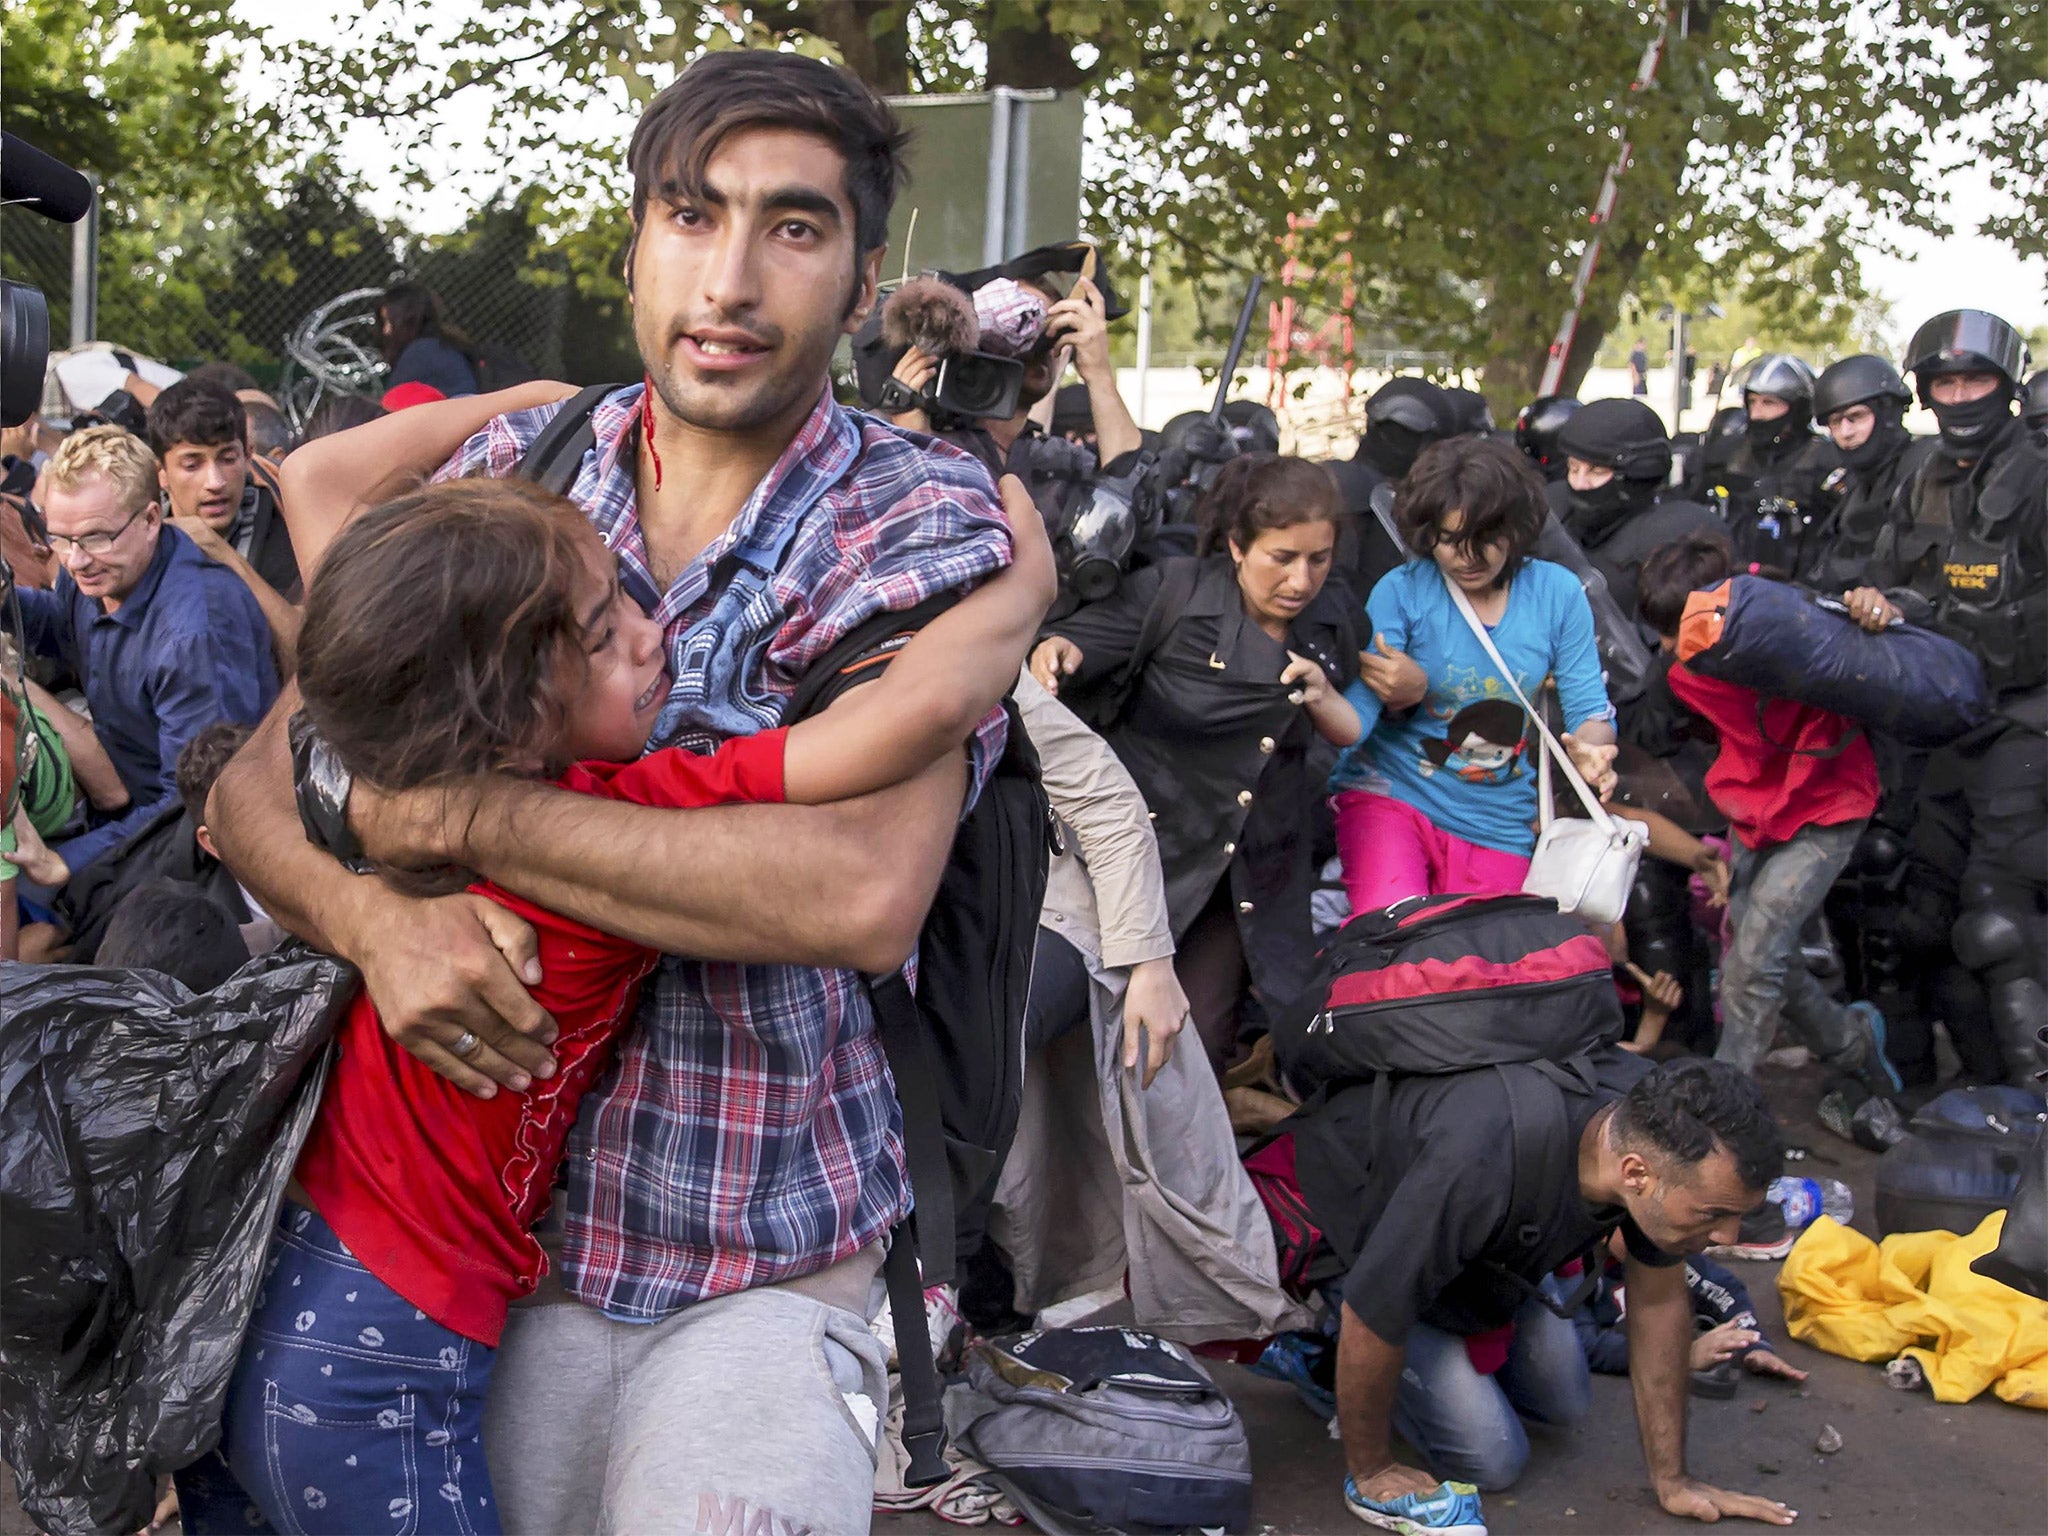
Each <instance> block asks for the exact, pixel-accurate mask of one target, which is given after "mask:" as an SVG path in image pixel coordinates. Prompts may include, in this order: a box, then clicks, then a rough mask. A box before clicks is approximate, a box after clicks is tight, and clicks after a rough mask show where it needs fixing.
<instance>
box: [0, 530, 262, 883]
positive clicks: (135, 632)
mask: <svg viewBox="0 0 2048 1536" xmlns="http://www.w3.org/2000/svg"><path fill="white" fill-rule="evenodd" d="M21 617H22V627H23V633H24V637H25V638H26V639H27V641H28V645H29V649H30V650H33V651H36V652H39V653H40V654H42V655H45V656H54V657H57V658H59V659H61V660H62V661H64V662H65V663H66V664H67V665H68V666H69V667H70V668H71V670H72V671H73V672H74V673H75V674H76V675H77V676H78V679H79V681H80V682H81V683H82V684H83V686H84V688H85V698H86V703H87V704H88V705H90V706H91V709H92V725H93V732H94V734H95V735H97V736H98V737H99V739H100V745H102V746H103V747H105V748H106V749H107V756H109V757H110V758H112V759H113V760H114V768H115V771H116V772H118V773H119V774H120V775H121V782H122V783H123V784H124V785H126V786H127V789H128V794H129V796H130V802H129V805H128V808H127V809H126V810H124V811H122V812H120V813H119V814H118V815H117V816H115V817H114V818H112V819H111V820H106V821H101V822H99V823H97V824H96V825H93V826H91V827H90V828H89V829H88V830H87V831H85V832H82V833H80V834H79V835H78V836H77V837H74V838H71V839H69V840H68V841H66V842H63V843H59V844H58V845H57V850H56V851H57V852H59V853H61V854H62V855H63V856H64V858H65V860H66V862H68V863H69V864H70V865H71V868H72V869H73V870H74V871H76V870H79V869H82V868H84V867H85V866H86V865H87V864H90V863H91V862H92V861H93V860H94V859H96V858H98V857H99V856H100V855H101V854H103V853H105V852H107V851H108V850H109V849H111V848H113V847H114V846H115V845H116V844H118V843H120V842H121V841H122V840H123V839H125V838H126V837H127V836H128V835H129V834H130V833H132V832H134V831H137V830H138V829H140V828H141V827H142V826H144V825H145V824H146V823H147V822H149V821H150V820H151V818H153V817H154V816H155V815H156V813H157V811H158V810H159V809H160V808H161V807H162V805H163V803H164V802H165V801H166V800H168V799H170V798H171V797H172V796H174V795H176V794H177V792H178V786H177V778H176V774H177V766H178V753H179V751H180V750H181V749H182V748H183V747H184V745H185V743H186V742H188V741H190V740H191V739H192V738H193V737H194V736H196V735H198V734H199V732H200V731H201V730H203V729H204V728H205V727H207V726H209V725H212V724H213V723H214V722H215V721H216V720H234V721H239V722H241V723H243V724H248V725H253V724H255V723H256V722H257V721H258V720H260V719H261V718H262V717H263V712H264V711H265V710H267V709H268V708H270V705H271V702H272V701H273V700H274V699H276V697H277V665H276V663H275V662H274V661H273V660H272V658H271V654H270V626H269V625H268V624H267V623H265V622H264V619H263V610H262V609H260V608H258V607H257V606H256V599H255V598H254V597H253V596H252V595H251V594H250V592H249V589H248V588H247V587H246V586H244V585H243V584H242V579H241V577H239V576H237V575H236V574H235V573H234V572H233V571H231V570H229V569H228V568H227V567H226V566H224V565H216V564H214V562H213V561H211V560H209V559H207V558H206V557H205V556H204V555H202V554H200V553H199V548H198V546H197V545H195V544H194V543H193V542H192V541H191V540H190V539H188V538H186V537H185V535H184V534H182V533H180V532H178V530H177V529H175V528H164V529H162V530H161V531H160V532H159V533H158V535H157V546H156V555H155V558H153V559H152V560H151V561H150V563H149V569H148V570H146V571H145V572H143V576H142V580H141V581H140V582H138V583H137V584H136V586H135V590H134V591H132V592H130V593H129V594H128V596H127V597H126V599H124V600H123V601H122V603H121V606H120V607H119V608H117V609H115V610H114V611H113V612H112V613H108V612H106V611H105V610H103V609H102V608H101V606H100V602H99V599H98V598H94V597H87V596H85V595H84V594H83V593H81V592H80V591H79V590H78V586H77V584H76V583H75V582H73V581H72V579H71V573H70V572H69V571H64V572H60V573H59V575H58V577H57V585H56V587H55V588H54V589H53V590H51V591H33V590H28V589H24V590H23V591H22V592H21Z"/></svg>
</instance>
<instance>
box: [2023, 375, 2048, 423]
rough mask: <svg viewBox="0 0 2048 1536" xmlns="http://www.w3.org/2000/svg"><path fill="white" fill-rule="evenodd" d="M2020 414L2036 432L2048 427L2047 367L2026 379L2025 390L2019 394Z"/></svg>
mask: <svg viewBox="0 0 2048 1536" xmlns="http://www.w3.org/2000/svg"><path fill="white" fill-rule="evenodd" d="M2020 415H2022V416H2024V417H2025V418H2026V421H2027V425H2028V426H2030V427H2032V428H2033V429H2034V430H2035V431H2036V432H2039V431H2040V430H2041V429H2042V428H2044V427H2048V368H2043V369H2042V370H2041V371H2040V372H2039V373H2037V374H2035V375H2034V376H2033V377H2032V378H2031V379H2029V380H2027V391H2026V393H2025V394H2024V395H2022V396H2020Z"/></svg>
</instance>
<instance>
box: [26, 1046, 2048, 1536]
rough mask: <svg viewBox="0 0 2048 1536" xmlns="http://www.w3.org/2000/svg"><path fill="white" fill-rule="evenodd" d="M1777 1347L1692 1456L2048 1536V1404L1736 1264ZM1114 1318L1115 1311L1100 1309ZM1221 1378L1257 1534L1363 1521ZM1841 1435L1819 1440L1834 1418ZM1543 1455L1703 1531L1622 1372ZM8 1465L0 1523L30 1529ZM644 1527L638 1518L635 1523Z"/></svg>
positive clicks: (1337, 1488) (1773, 1272)
mask: <svg viewBox="0 0 2048 1536" xmlns="http://www.w3.org/2000/svg"><path fill="white" fill-rule="evenodd" d="M1765 1082H1766V1086H1767V1087H1768V1088H1769V1089H1770V1091H1771V1098H1772V1102H1773V1104H1774V1106H1775V1107H1776V1108H1777V1109H1778V1112H1779V1115H1780V1118H1781V1120H1782V1121H1783V1122H1784V1124H1785V1127H1786V1134H1787V1139H1788V1141H1790V1142H1791V1143H1793V1144H1795V1145H1801V1146H1806V1147H1809V1148H1811V1149H1812V1151H1813V1152H1814V1154H1815V1156H1814V1158H1813V1159H1811V1160H1809V1161H1807V1162H1806V1163H1804V1164H1803V1165H1802V1168H1801V1171H1804V1172H1808V1173H1811V1174H1813V1175H1815V1176H1823V1175H1825V1176H1832V1177H1835V1178H1839V1179H1840V1180H1842V1182H1843V1183H1845V1184H1847V1185H1848V1186H1849V1187H1850V1189H1851V1190H1852V1191H1854V1193H1855V1196H1856V1206H1857V1214H1856V1217H1855V1225H1856V1226H1858V1227H1859V1228H1862V1229H1863V1230H1864V1231H1866V1232H1872V1233H1873V1235H1874V1229H1873V1228H1872V1227H1871V1225H1870V1219H1869V1212H1870V1209H1871V1206H1872V1202H1873V1200H1874V1198H1875V1184H1874V1181H1875V1177H1876V1166H1877V1159H1876V1158H1875V1157H1873V1156H1871V1155H1870V1154H1869V1153H1866V1152H1863V1151H1861V1150H1860V1149H1858V1148H1856V1147H1853V1146H1850V1145H1848V1144H1847V1143H1845V1142H1841V1141H1837V1140H1836V1139H1835V1138H1834V1137H1833V1136H1831V1135H1829V1134H1828V1132H1826V1131H1825V1130H1823V1129H1821V1127H1820V1125H1819V1122H1818V1121H1816V1120H1815V1119H1814V1117H1813V1113H1812V1110H1813V1104H1814V1102H1815V1100H1816V1099H1817V1098H1818V1096H1819V1091H1820V1080H1819V1075H1818V1074H1817V1073H1815V1072H1813V1071H1811V1070H1808V1071H1805V1072H1799V1073H1783V1072H1769V1071H1768V1070H1767V1072H1766V1074H1765ZM1731 1262H1732V1263H1733V1267H1735V1268H1737V1270H1738V1272H1739V1273H1740V1274H1741V1276H1742V1278H1743V1280H1744V1281H1745V1283H1746V1284H1747V1285H1748V1286H1749V1291H1750V1295H1751V1298H1752V1299H1753V1301H1754V1302H1755V1304H1756V1308H1757V1312H1758V1314H1759V1316H1760V1317H1761V1319H1762V1321H1763V1323H1764V1327H1765V1331H1766V1332H1767V1333H1768V1334H1769V1335H1770V1336H1771V1338H1772V1340H1773V1341H1774V1342H1775V1343H1776V1345H1777V1348H1778V1351H1779V1353H1781V1354H1782V1355H1784V1356H1785V1358H1786V1359H1788V1360H1790V1361H1791V1362H1792V1363H1793V1364H1795V1365H1798V1366H1800V1367H1802V1368H1804V1369H1806V1370H1808V1371H1810V1372H1812V1375H1811V1377H1810V1379H1809V1380H1808V1381H1807V1383H1806V1385H1805V1387H1804V1388H1803V1389H1802V1388H1793V1387H1790V1386H1788V1385H1785V1384H1782V1383H1778V1382H1769V1381H1762V1380H1757V1379H1753V1378H1750V1377H1747V1376H1745V1377H1744V1378H1743V1380H1742V1384H1741V1387H1740V1388H1739V1390H1738V1392H1737V1395H1736V1396H1735V1398H1734V1399H1733V1400H1732V1401H1728V1402H1712V1401H1707V1400H1703V1399H1701V1398H1697V1397H1695V1398H1693V1399H1692V1407H1691V1435H1690V1440H1689V1447H1690V1465H1691V1468H1692V1470H1693V1472H1694V1473H1695V1474H1696V1475H1697V1476H1699V1477H1702V1478H1705V1479H1706V1480H1708V1481H1710V1482H1714V1483H1717V1484H1719V1485H1721V1486H1723V1487H1729V1488H1737V1489H1742V1490H1746V1491H1754V1492H1760V1493H1765V1494H1768V1495H1770V1496H1771V1497H1772V1498H1775V1499H1779V1500H1781V1501H1783V1502H1785V1503H1787V1504H1789V1505H1790V1506H1791V1507H1792V1508H1794V1509H1797V1510H1798V1511H1799V1512H1800V1518H1799V1522H1798V1526H1797V1527H1795V1529H1803V1530H1807V1531H1815V1530H1819V1531H1827V1532H1835V1533H1838V1536H1894V1533H1897V1536H1908V1533H1910V1536H1966V1533H1967V1536H1977V1533H1985V1536H1990V1533H2019V1536H2039V1533H2048V1414H2043V1413H2040V1412H2038V1411H2033V1410H2028V1409H2023V1408H2013V1407H2009V1406H2007V1405H2006V1404H2004V1403H2001V1402H1999V1401H1998V1400H1997V1399H1996V1398H1995V1397H1993V1396H1991V1395H1990V1394H1989V1393H1986V1394H1984V1395H1983V1396H1982V1397H1980V1398H1978V1399H1977V1400H1976V1401H1975V1402H1971V1403H1964V1404H1956V1405H1948V1404H1941V1403H1937V1402H1935V1401H1934V1400H1933V1399H1932V1398H1931V1397H1929V1396H1927V1395H1926V1394H1925V1393H1904V1392H1896V1391H1893V1390H1892V1389H1890V1388H1889V1387H1887V1386H1886V1385H1885V1381H1884V1375H1883V1372H1882V1371H1881V1370H1880V1369H1879V1368H1878V1367H1877V1366H1874V1365H1859V1364H1857V1363H1856V1362H1854V1361H1850V1360H1842V1359H1838V1358H1836V1357H1835V1356H1832V1355H1827V1354H1823V1353H1822V1352H1820V1351H1819V1350H1815V1349H1809V1348H1807V1347H1806V1346H1805V1345H1802V1344H1798V1343H1794V1342H1792V1341H1790V1340H1789V1338H1788V1337H1787V1335H1786V1333H1785V1329H1784V1318H1783V1314H1782V1312H1781V1309H1780V1306H1779V1301H1778V1287H1777V1275H1778V1269H1779V1266H1778V1265H1776V1264H1756V1263H1740V1262H1739V1261H1731ZM1104 1316H1105V1319H1108V1318H1114V1317H1115V1316H1116V1313H1115V1312H1114V1311H1112V1312H1110V1313H1106V1314H1104ZM1216 1373H1217V1377H1218V1379H1219V1381H1220V1382H1221V1383H1222V1385H1223V1388H1224V1390H1225V1391H1226V1392H1228V1393H1229V1394H1230V1396H1231V1398H1232V1400H1233V1401H1234V1402H1236V1404H1237V1405H1238V1408H1239V1410H1240V1411H1241V1412H1242V1413H1243V1415H1244V1419H1245V1425H1246V1428H1247V1431H1248V1432H1249V1435H1250V1439H1251V1449H1252V1468H1253V1477H1254V1483H1253V1501H1252V1510H1253V1527H1252V1528H1253V1530H1254V1531H1255V1532H1257V1533H1259V1536H1282V1533H1285V1536H1320V1533H1325V1532H1328V1533H1340V1532H1360V1531H1363V1530H1365V1529H1366V1527H1364V1526H1362V1525H1361V1524H1360V1523H1359V1522H1358V1521H1356V1520H1354V1519H1353V1518H1352V1517H1351V1516H1350V1515H1349V1514H1348V1513H1347V1512H1346V1511H1345V1509H1344V1503H1343V1479H1344V1464H1343V1458H1342V1455H1341V1453H1340V1449H1339V1447H1338V1445H1337V1443H1336V1442H1335V1441H1334V1440H1332V1439H1330V1438H1329V1435H1328V1432H1327V1430H1326V1428H1325V1426H1324V1425H1323V1423H1322V1422H1321V1421H1320V1420H1319V1419H1317V1418H1315V1417H1314V1416H1312V1415H1311V1414H1310V1413H1309V1412H1308V1410H1307V1409H1306V1408H1304V1407H1302V1406H1301V1405H1300V1403H1299V1402H1298V1401H1297V1400H1296V1398H1295V1396H1294V1393H1293V1392H1292V1390H1291V1389H1289V1388H1288V1387H1286V1386H1285V1385H1283V1384H1281V1383H1279V1382H1275V1381H1269V1380H1266V1379H1265V1378H1263V1377H1259V1376H1254V1375H1252V1374H1251V1373H1250V1372H1249V1371H1245V1370H1241V1369H1239V1368H1237V1367H1235V1366H1229V1365H1219V1366H1217V1367H1216ZM1828 1424H1832V1425H1833V1426H1835V1428H1836V1429H1837V1430H1838V1431H1839V1432H1840V1433H1841V1436H1842V1441H1843V1445H1842V1449H1841V1450H1840V1451H1839V1452H1837V1453H1836V1454H1834V1455H1831V1456H1822V1455H1820V1454H1818V1453H1817V1452H1816V1451H1815V1450H1814V1441H1815V1438H1816V1437H1817V1436H1818V1435H1819V1433H1820V1431H1821V1428H1822V1426H1823V1425H1828ZM1529 1438H1530V1441H1531V1444H1532V1452H1531V1455H1530V1460H1529V1469H1528V1471H1527V1472H1526V1473H1525V1474H1524V1475H1523V1477H1522V1480H1521V1481H1520V1482H1519V1483H1517V1484H1516V1485H1515V1486H1514V1487H1513V1488H1511V1489H1509V1490H1507V1491H1506V1492H1504V1493H1494V1494H1489V1495H1487V1496H1486V1501H1485V1502H1486V1520H1487V1525H1488V1528H1489V1530H1491V1531H1492V1532H1493V1533H1494V1536H1517V1533H1522V1532H1555V1533H1571V1536H1588V1533H1614V1536H1624V1533H1636V1532H1666V1533H1668V1532H1674V1531H1681V1530H1686V1529H1691V1528H1693V1527H1692V1526H1691V1525H1690V1523H1689V1522H1684V1521H1679V1520H1676V1519H1673V1518H1672V1517H1670V1516H1668V1515H1666V1514H1664V1513H1663V1511H1662V1510H1660V1509H1659V1508H1658V1507H1657V1504H1656V1501H1655V1499H1654V1498H1653V1497H1652V1495H1651V1493H1650V1491H1649V1486H1648V1484H1647V1482H1646V1481H1645V1479H1644V1476H1643V1465H1642V1451H1641V1448H1640V1445H1639V1443H1638V1441H1637V1439H1636V1428H1635V1414H1634V1410H1633V1406H1632V1404H1631V1402H1630V1399H1629V1388H1628V1382H1627V1380H1626V1379H1624V1378H1621V1377H1614V1376H1595V1377H1594V1378H1593V1411H1592V1413H1591V1414H1590V1415H1589V1416H1588V1418H1587V1420H1586V1422H1585V1423H1584V1424H1581V1425H1579V1426H1577V1427H1576V1428H1573V1429H1570V1430H1549V1429H1544V1428H1542V1427H1540V1426H1532V1427H1531V1429H1530V1432H1529ZM33 1529H34V1527H33V1526H31V1525H30V1524H29V1522H28V1520H27V1517H26V1516H24V1515H23V1514H22V1512H21V1509H20V1508H19V1506H18V1505H17V1504H16V1503H15V1500H14V1488H13V1479H12V1478H11V1477H8V1478H5V1479H0V1536H29V1533H31V1532H32V1531H33ZM958 1530H959V1527H957V1526H951V1525H948V1524H946V1523H945V1522H944V1521H941V1520H939V1519H937V1518H936V1517H934V1516H930V1515H896V1516H877V1517H876V1520H875V1532H876V1536H928V1533H940V1532H957V1531H958ZM629 1536H641V1533H629Z"/></svg>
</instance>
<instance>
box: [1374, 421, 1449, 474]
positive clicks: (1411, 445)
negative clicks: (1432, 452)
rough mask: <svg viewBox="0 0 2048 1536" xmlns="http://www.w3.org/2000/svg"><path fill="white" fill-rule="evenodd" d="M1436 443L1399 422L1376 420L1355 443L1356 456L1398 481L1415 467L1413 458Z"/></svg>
mask: <svg viewBox="0 0 2048 1536" xmlns="http://www.w3.org/2000/svg"><path fill="white" fill-rule="evenodd" d="M1435 441H1436V439H1435V438H1434V437H1430V436H1428V435H1427V434H1425V433H1421V432H1418V431H1416V430H1415V429H1414V428H1413V427H1404V426H1402V425H1401V423H1400V422H1398V421H1376V422H1374V423H1373V424H1372V425H1371V426H1369V427H1367V428H1366V429H1365V435H1364V436H1363V437H1361V438H1360V439H1359V440H1358V456H1359V457H1360V458H1362V459H1364V460H1365V462H1366V463H1368V464H1370V465H1371V466H1372V467H1373V468H1374V469H1376V470H1378V471H1379V472H1380V473H1381V474H1383V475H1385V476H1386V477H1387V478H1388V479H1389V480H1399V479H1400V478H1401V477H1402V476H1403V475H1405V474H1407V473H1408V471H1409V470H1411V469H1413V468H1414V467H1415V458H1416V455H1417V454H1419V453H1421V452H1422V450H1423V449H1424V448H1426V447H1428V446H1429V445H1430V444H1431V443H1433V442H1435Z"/></svg>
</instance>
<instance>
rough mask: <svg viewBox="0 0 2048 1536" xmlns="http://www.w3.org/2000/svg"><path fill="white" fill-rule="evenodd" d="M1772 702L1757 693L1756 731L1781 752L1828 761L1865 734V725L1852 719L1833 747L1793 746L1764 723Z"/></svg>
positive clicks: (1769, 744) (1766, 743)
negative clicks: (1811, 747)
mask: <svg viewBox="0 0 2048 1536" xmlns="http://www.w3.org/2000/svg"><path fill="white" fill-rule="evenodd" d="M1770 702H1771V701H1770V700H1769V699H1767V698H1765V697H1764V696H1763V695H1762V694H1758V695H1757V698H1756V733H1757V735H1759V736H1761V737H1763V739H1764V745H1766V746H1769V747H1776V748H1777V749H1778V750H1779V751H1780V752H1783V753H1785V754H1787V755H1788V756H1791V757H1811V758H1816V759H1818V760H1819V761H1821V762H1826V761H1827V760H1828V759H1829V758H1831V757H1840V756H1841V755H1842V754H1843V753H1844V752H1846V751H1848V750H1849V748H1850V746H1851V745H1852V744H1853V743H1854V742H1855V741H1856V740H1857V738H1858V737H1860V736H1862V734H1863V727H1862V726H1861V725H1859V724H1857V723H1855V722H1853V721H1852V722H1851V723H1850V725H1849V729H1848V730H1846V731H1844V732H1842V739H1841V740H1840V741H1838V742H1836V743H1835V744H1834V745H1833V746H1832V747H1822V748H1820V749H1818V750H1808V749H1807V748H1804V747H1795V746H1792V745H1791V744H1789V743H1787V742H1783V741H1780V740H1778V738H1777V737H1775V736H1773V735H1772V734H1771V728H1770V726H1768V725H1766V724H1765V723H1764V706H1765V705H1767V704H1769V703H1770Z"/></svg>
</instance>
